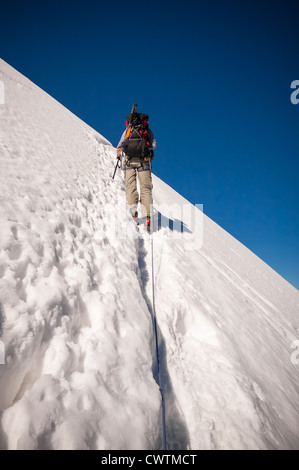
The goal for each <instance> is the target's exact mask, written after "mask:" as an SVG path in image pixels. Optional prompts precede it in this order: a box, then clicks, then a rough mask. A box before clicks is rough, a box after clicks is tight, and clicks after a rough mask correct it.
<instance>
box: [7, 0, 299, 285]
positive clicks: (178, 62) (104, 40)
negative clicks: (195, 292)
mask: <svg viewBox="0 0 299 470" xmlns="http://www.w3.org/2000/svg"><path fill="white" fill-rule="evenodd" d="M295 3H296V2H293V1H290V0H284V1H280V0H272V1H265V0H259V1H253V2H252V1H251V2H249V1H248V2H244V1H225V0H215V1H211V0H206V1H200V0H198V1H185V2H182V1H176V0H174V1H171V2H170V1H169V2H165V1H164V2H163V1H162V0H161V1H159V2H156V1H152V2H126V1H122V2H120V1H114V2H101V1H90V0H86V1H84V2H76V1H65V2H57V1H56V0H53V1H51V2H50V1H47V0H46V1H43V2H41V1H31V0H27V1H26V2H23V1H22V2H6V5H3V2H2V4H1V20H2V21H1V29H0V51H1V57H2V58H3V59H4V60H5V61H7V62H8V63H9V64H10V65H12V66H13V67H15V68H16V69H17V70H19V71H20V72H21V73H23V74H24V75H25V76H27V77H28V78H30V79H31V80H32V81H33V82H34V83H36V84H37V85H39V86H40V87H41V88H43V89H44V90H45V91H47V92H48V93H49V94H50V95H52V96H53V97H54V98H56V99H57V100H58V101H60V102H61V103H62V104H64V105H65V106H66V107H67V108H69V109H70V110H71V111H72V112H74V113H75V114H76V115H77V116H79V117H80V118H81V119H83V120H84V121H85V122H87V123H88V124H89V125H91V126H92V127H93V128H94V129H96V130H97V131H98V132H100V133H101V134H103V135H104V136H105V137H106V138H107V139H108V140H110V142H112V143H113V145H115V146H116V144H117V142H118V140H119V136H120V134H121V132H122V131H123V128H124V124H125V116H126V114H127V113H128V112H130V110H131V107H132V103H133V102H136V103H138V109H139V110H140V111H143V112H147V113H149V114H150V124H151V128H152V130H153V131H154V133H155V135H156V138H157V141H158V147H157V151H156V154H155V160H154V172H155V173H156V174H157V175H158V176H159V177H160V178H162V179H163V180H164V181H165V182H166V183H168V184H170V185H171V186H172V187H173V188H174V189H176V190H177V191H178V192H179V193H181V194H182V195H183V196H184V197H186V198H187V199H189V200H190V201H191V202H192V203H194V204H195V203H202V204H203V205H204V212H205V213H206V214H207V215H208V216H209V217H211V218H212V219H213V220H214V221H215V222H217V223H218V224H219V225H221V226H222V227H223V228H224V229H226V230H227V231H228V232H230V233H231V234H232V235H233V236H234V237H236V238H237V239H238V240H240V241H241V242H242V243H243V244H245V245H246V246H247V247H248V248H250V249H251V250H252V251H253V252H254V253H256V254H257V255H258V256H259V257H261V258H262V259H263V260H264V261H266V263H268V264H269V265H270V266H271V267H273V268H274V269H275V270H276V271H278V272H279V273H280V274H281V275H282V276H283V277H285V278H286V279H287V280H288V281H289V282H291V283H292V284H293V285H295V286H296V287H297V288H299V210H298V205H299V173H298V170H299V160H298V157H299V130H298V126H299V105H293V104H292V103H291V101H290V95H291V92H292V90H291V89H290V85H291V82H292V81H293V80H299V27H298V15H299V5H298V2H297V6H295ZM107 172H108V173H110V172H111V169H110V168H107Z"/></svg>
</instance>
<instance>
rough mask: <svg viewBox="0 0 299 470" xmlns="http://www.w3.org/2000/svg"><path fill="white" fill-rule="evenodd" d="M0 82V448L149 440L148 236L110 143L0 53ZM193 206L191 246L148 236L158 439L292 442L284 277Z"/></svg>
mask: <svg viewBox="0 0 299 470" xmlns="http://www.w3.org/2000/svg"><path fill="white" fill-rule="evenodd" d="M0 81H2V83H3V84H4V89H5V104H0V152H1V154H0V189H1V191H0V227H1V229H0V335H1V342H2V343H1V345H2V346H3V348H4V350H5V358H4V360H3V361H2V362H4V364H1V363H0V448H1V449H109V450H123V449H161V448H162V418H161V415H162V409H161V395H160V391H159V386H158V384H157V380H158V379H157V360H156V352H155V340H154V338H155V337H154V329H153V323H152V314H153V309H152V279H151V275H152V270H151V268H152V257H151V238H150V237H149V236H148V235H147V234H146V233H145V231H144V228H143V226H142V225H141V226H140V234H141V236H140V238H137V237H136V234H137V233H138V232H137V231H136V227H135V222H133V221H131V220H130V217H129V214H128V213H127V212H126V211H120V209H119V206H121V207H125V188H124V182H123V175H122V173H121V171H118V172H117V175H116V178H115V180H114V181H113V180H112V178H111V175H112V173H113V167H114V165H115V149H114V148H113V147H112V145H111V144H110V143H109V142H108V141H107V140H106V139H105V138H104V137H102V136H101V135H100V134H98V133H97V132H96V131H95V130H93V129H91V128H90V127H89V126H88V125H86V124H85V123H84V122H82V121H81V120H80V119H79V118H77V117H76V116H74V115H73V114H72V113H71V112H70V111H68V110H67V109H66V108H64V107H63V106H62V105H61V104H59V103H58V102H57V101H55V100H54V99H53V98H52V97H50V96H49V95H48V94H47V93H45V92H44V91H42V90H41V89H40V88H38V87H37V86H36V85H34V84H33V83H32V82H30V81H29V80H28V79H27V78H25V77H24V76H22V75H21V74H20V73H18V72H17V71H16V70H14V69H13V68H11V67H10V66H9V65H8V64H6V63H5V62H4V61H2V60H1V61H0ZM100 112H104V110H101V109H99V113H100ZM153 126H154V124H153ZM116 140H117V136H116ZM155 158H159V152H158V153H157V154H156V156H155ZM153 194H154V207H155V209H156V211H157V210H158V208H160V207H162V206H161V204H164V206H163V210H161V213H162V215H163V216H164V217H165V220H167V217H169V218H171V219H179V220H180V210H179V209H180V207H182V206H183V205H189V206H190V207H191V205H190V204H189V203H188V201H186V200H185V199H184V198H182V197H181V196H180V195H179V194H178V193H176V192H175V191H174V190H173V189H172V188H170V187H169V186H168V185H166V184H165V183H163V181H161V180H160V179H159V178H157V177H155V176H154V175H153ZM199 194H200V188H199ZM199 202H201V201H199ZM165 204H169V205H173V204H175V205H176V208H174V210H173V212H172V213H167V206H166V205H165ZM107 208H109V210H107ZM159 210H160V209H159ZM120 215H121V217H120ZM201 217H202V229H203V243H200V242H197V243H195V244H194V246H193V248H192V249H187V246H186V241H185V240H184V239H182V237H181V236H176V235H179V234H178V228H177V227H178V226H177V224H175V223H174V225H173V226H172V225H171V226H170V228H167V227H162V228H160V230H158V227H156V231H155V232H154V234H153V235H152V237H153V265H154V283H155V310H156V316H157V324H158V335H159V353H160V367H161V375H162V388H163V392H164V397H165V410H166V436H167V447H168V449H170V450H171V449H296V448H298V447H299V408H298V391H299V365H298V364H296V362H298V361H292V360H291V356H292V353H294V351H293V349H292V347H291V346H292V344H294V341H296V340H298V339H299V329H298V327H299V325H298V312H299V295H298V291H297V290H296V289H295V288H294V287H293V286H291V285H290V284H289V283H288V282H287V281H285V280H284V279H283V278H282V277H280V276H279V275H278V274H277V273H276V272H275V271H273V270H272V269H271V268H270V267H269V266H267V265H266V264H265V263H264V262H263V261H261V260H260V259H259V258H258V257H256V256H255V255H254V254H253V253H252V252H251V251H249V250H248V249H247V248H246V247H245V246H243V245H242V244H241V243H239V242H238V241H237V240H236V239H234V238H233V237H232V236H231V235H229V234H228V233H227V232H225V231H224V230H223V229H222V228H221V227H219V226H218V225H217V224H215V223H214V222H213V221H212V220H210V219H209V218H208V217H207V216H205V215H202V216H201ZM120 219H121V225H120V226H121V227H122V225H126V227H128V230H127V232H128V233H127V236H126V237H123V236H121V237H120V236H119V233H118V234H117V233H116V231H115V221H118V222H119V221H120ZM179 225H180V224H179ZM186 226H187V230H188V232H191V235H192V230H193V226H192V224H191V223H190V224H188V223H187V224H186ZM189 248H190V247H189ZM296 344H297V343H296ZM3 348H2V349H3ZM0 362H1V361H0Z"/></svg>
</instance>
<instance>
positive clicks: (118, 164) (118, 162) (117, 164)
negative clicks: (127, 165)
mask: <svg viewBox="0 0 299 470" xmlns="http://www.w3.org/2000/svg"><path fill="white" fill-rule="evenodd" d="M120 167H121V163H120V157H117V162H116V165H115V168H114V173H113V176H112V179H113V180H114V177H115V173H116V170H117V168H120Z"/></svg>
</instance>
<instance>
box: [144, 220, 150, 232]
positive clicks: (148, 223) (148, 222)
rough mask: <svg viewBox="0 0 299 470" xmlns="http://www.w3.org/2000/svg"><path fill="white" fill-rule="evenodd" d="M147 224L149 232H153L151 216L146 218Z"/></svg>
mask: <svg viewBox="0 0 299 470" xmlns="http://www.w3.org/2000/svg"><path fill="white" fill-rule="evenodd" d="M145 225H146V230H147V233H151V218H150V217H147V218H146V222H145Z"/></svg>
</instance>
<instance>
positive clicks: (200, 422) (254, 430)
mask: <svg viewBox="0 0 299 470" xmlns="http://www.w3.org/2000/svg"><path fill="white" fill-rule="evenodd" d="M154 199H155V205H156V207H159V206H160V204H162V203H164V202H165V200H168V201H169V203H171V204H172V205H174V206H176V207H183V206H184V204H187V201H186V200H185V199H184V198H182V197H181V196H180V195H179V194H177V193H176V192H175V191H174V190H173V189H171V188H169V187H168V186H167V185H165V183H163V182H162V181H161V180H159V179H158V178H156V177H155V178H154ZM174 216H175V217H176V218H179V217H180V214H179V213H177V214H174ZM155 254H156V260H155V264H156V266H157V271H156V286H157V292H156V303H157V316H158V318H159V325H160V328H161V334H162V337H163V342H164V343H165V345H166V359H165V361H164V367H165V368H167V374H168V376H169V377H170V379H171V381H172V387H173V389H174V390H175V391H176V397H177V401H178V403H179V406H180V408H181V409H182V410H183V411H184V415H185V419H186V422H187V423H188V431H189V436H190V446H191V448H205V449H211V448H215V449H219V448H222V449H223V448H225V449H230V448H237V449H246V448H253V449H256V448H258V449H263V448H265V449H268V448H286V449H287V448H298V444H299V441H298V435H299V427H298V426H299V425H298V423H299V419H298V418H299V416H298V407H297V400H298V390H299V370H298V366H297V367H295V365H294V364H292V363H291V359H290V356H291V351H292V350H291V343H292V341H293V340H294V339H296V337H298V336H299V329H298V311H299V296H298V291H297V290H296V289H295V288H294V287H293V286H291V285H290V284H289V283H288V282H286V281H285V280H284V279H282V278H281V277H280V276H279V275H278V274H277V273H276V272H275V271H273V270H272V269H271V268H270V267H269V266H267V265H266V264H265V263H264V262H263V261H261V260H260V259H259V258H258V257H256V256H255V255H254V254H253V253H252V252H250V251H249V250H248V249H247V248H246V247H244V246H243V245H242V244H241V243H239V242H238V241H237V240H235V239H234V238H233V237H232V236H231V235H229V234H228V233H227V232H225V231H224V230H223V229H222V228H221V227H219V226H218V225H217V224H215V223H214V222H213V221H211V220H210V219H209V218H208V217H206V216H204V218H203V244H202V246H200V247H199V249H195V250H193V251H188V250H185V249H184V241H179V240H171V239H167V238H165V237H164V238H161V237H160V238H159V237H156V238H155ZM165 382H166V384H167V383H168V379H167V378H166V379H165Z"/></svg>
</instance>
